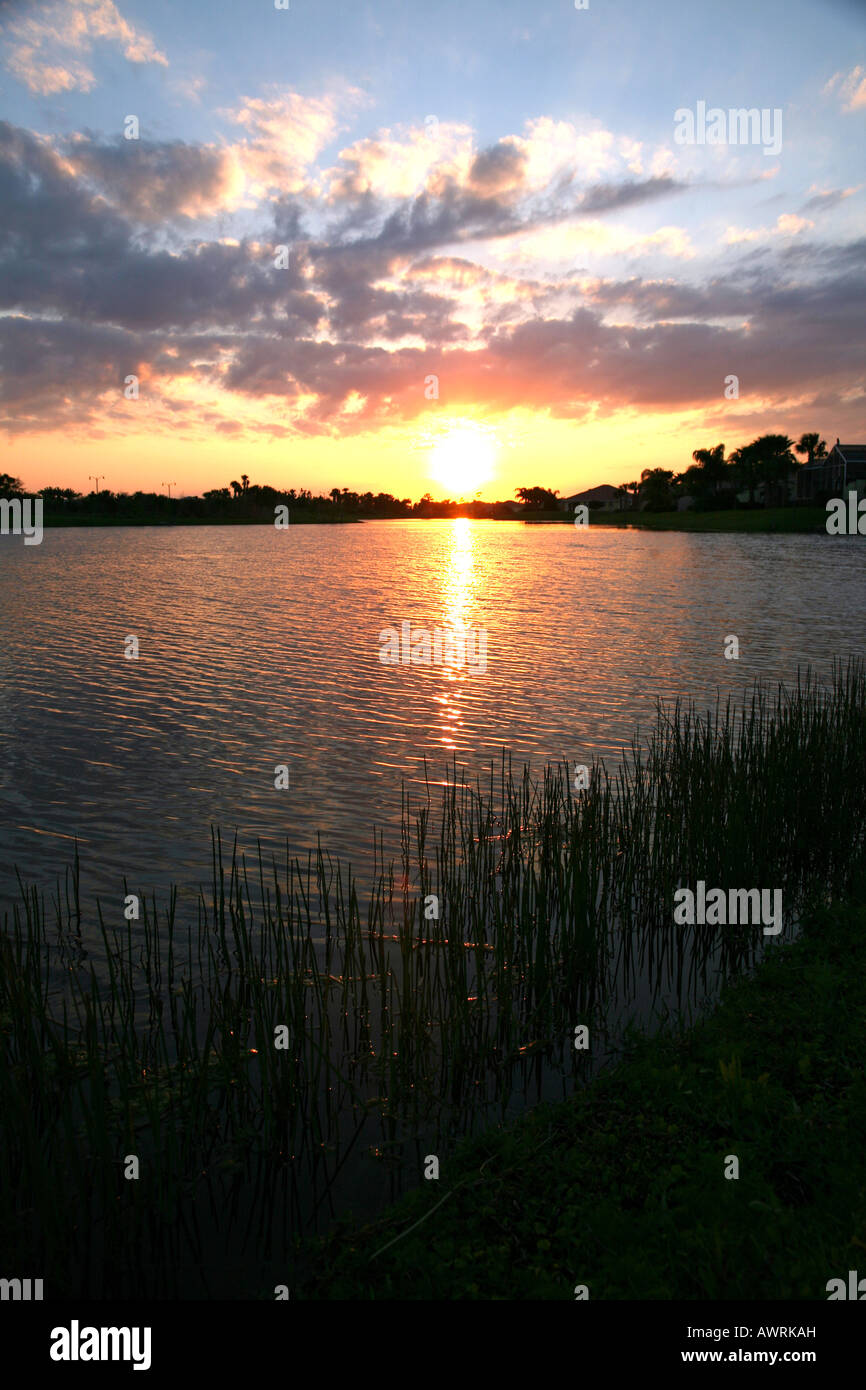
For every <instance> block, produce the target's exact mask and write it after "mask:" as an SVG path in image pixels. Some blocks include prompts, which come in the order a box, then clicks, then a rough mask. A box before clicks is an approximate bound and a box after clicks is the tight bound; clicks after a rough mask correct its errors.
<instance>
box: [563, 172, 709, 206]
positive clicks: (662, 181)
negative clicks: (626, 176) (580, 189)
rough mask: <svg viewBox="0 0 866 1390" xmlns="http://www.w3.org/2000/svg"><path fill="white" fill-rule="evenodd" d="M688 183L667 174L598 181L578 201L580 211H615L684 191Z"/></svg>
mask: <svg viewBox="0 0 866 1390" xmlns="http://www.w3.org/2000/svg"><path fill="white" fill-rule="evenodd" d="M687 188H688V184H685V183H681V182H680V181H679V180H677V179H672V178H671V177H670V175H669V174H663V175H661V177H659V178H652V179H640V180H638V179H631V180H629V181H628V182H626V183H599V184H596V185H595V186H594V187H592V188H588V189H587V190H586V192H585V193H584V194H583V195H582V196H581V198H580V200H579V202H578V205H577V206H578V209H579V211H580V212H586V213H589V212H615V211H617V210H618V209H619V208H627V207H633V206H634V205H635V204H636V203H648V202H651V201H652V200H653V199H655V198H666V197H668V196H669V195H670V194H671V193H684V192H685V191H686V189H687Z"/></svg>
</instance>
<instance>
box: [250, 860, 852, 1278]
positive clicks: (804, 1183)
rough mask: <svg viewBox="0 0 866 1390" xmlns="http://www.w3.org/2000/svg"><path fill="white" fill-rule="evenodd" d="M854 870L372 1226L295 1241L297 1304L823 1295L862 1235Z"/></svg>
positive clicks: (481, 1139) (459, 1154)
mask: <svg viewBox="0 0 866 1390" xmlns="http://www.w3.org/2000/svg"><path fill="white" fill-rule="evenodd" d="M864 870H866V864H861V870H860V872H861V878H860V880H859V892H858V893H856V894H854V895H852V896H851V897H850V898H848V899H844V900H841V901H839V902H837V903H835V904H833V905H832V906H830V907H826V906H825V907H822V908H819V909H815V910H813V911H812V912H811V913H809V914H808V915H807V917H806V920H805V922H804V930H803V932H802V934H801V936H800V937H798V938H797V940H796V941H794V942H793V943H790V944H787V945H784V944H779V945H777V946H774V947H773V948H772V949H771V950H770V952H769V953H768V955H767V957H766V958H765V959H764V960H763V961H762V962H761V963H760V964H759V965H758V966H757V967H756V969H755V971H754V973H753V974H752V975H750V976H746V977H741V978H740V979H738V980H736V981H735V982H733V983H731V984H729V985H728V986H727V988H726V989H725V990H724V991H723V994H722V998H721V1001H720V1003H719V1004H718V1006H717V1007H716V1008H715V1009H714V1010H713V1011H712V1012H711V1013H708V1014H707V1015H706V1016H705V1017H704V1018H702V1019H700V1020H698V1021H697V1022H696V1023H695V1024H694V1025H693V1026H692V1027H691V1028H684V1029H682V1030H681V1029H679V1028H676V1027H674V1028H672V1029H670V1030H669V1031H667V1032H665V1033H656V1034H655V1035H653V1036H652V1037H640V1038H639V1039H637V1040H636V1041H633V1042H632V1043H631V1045H630V1046H629V1047H628V1049H627V1053H626V1056H625V1058H624V1060H622V1061H620V1062H619V1063H618V1064H616V1065H615V1066H613V1067H611V1068H609V1069H606V1070H605V1071H603V1072H602V1073H601V1074H600V1075H599V1076H598V1077H596V1079H595V1080H593V1081H592V1082H590V1083H589V1085H588V1086H587V1087H586V1088H585V1089H584V1090H583V1091H580V1092H578V1093H577V1094H576V1095H575V1096H573V1097H572V1098H571V1099H569V1100H566V1101H561V1102H557V1103H554V1104H542V1105H539V1106H536V1107H534V1108H533V1109H530V1110H528V1111H526V1112H525V1113H524V1114H523V1115H522V1116H521V1117H519V1118H518V1119H517V1120H516V1121H515V1122H514V1123H513V1124H511V1125H509V1126H508V1127H507V1128H502V1129H494V1130H489V1131H487V1132H486V1133H485V1134H482V1135H480V1136H477V1137H475V1138H473V1139H470V1140H465V1141H463V1143H462V1144H460V1145H459V1146H458V1149H457V1151H456V1153H455V1155H454V1157H453V1158H452V1159H451V1160H449V1161H448V1162H447V1164H446V1163H443V1171H442V1181H439V1182H433V1181H430V1182H424V1181H423V1179H422V1180H420V1181H419V1187H418V1189H416V1190H415V1191H414V1192H412V1193H411V1194H408V1195H407V1196H405V1197H403V1198H402V1199H401V1200H399V1201H398V1202H396V1203H394V1204H393V1205H392V1206H390V1207H389V1208H388V1209H387V1210H386V1211H385V1212H384V1213H383V1214H382V1215H381V1216H380V1217H379V1218H377V1219H376V1220H374V1221H372V1222H369V1223H367V1224H365V1225H363V1226H359V1225H355V1226H352V1225H351V1224H349V1223H345V1222H344V1223H343V1224H342V1225H338V1227H337V1228H335V1230H334V1231H332V1232H331V1233H330V1234H329V1235H328V1236H326V1237H323V1238H321V1239H320V1240H318V1241H315V1242H313V1241H311V1242H307V1243H299V1244H298V1247H297V1258H298V1261H299V1263H300V1264H301V1265H302V1266H305V1273H304V1275H303V1277H302V1278H301V1280H300V1282H299V1284H298V1285H297V1286H296V1287H293V1288H292V1291H291V1293H292V1297H293V1298H299V1299H302V1300H303V1299H326V1300H327V1299H363V1300H371V1299H389V1298H390V1299H393V1298H404V1299H405V1298H410V1299H414V1300H418V1299H436V1300H440V1299H441V1300H455V1299H458V1300H459V1299H464V1300H469V1301H475V1300H489V1299H497V1300H498V1299H502V1300H507V1299H529V1300H548V1299H552V1300H568V1301H573V1300H574V1299H575V1298H576V1297H577V1296H578V1295H577V1293H576V1289H577V1287H578V1286H579V1285H583V1286H586V1289H587V1293H586V1295H584V1296H586V1297H589V1298H590V1299H604V1300H611V1299H613V1300H617V1299H640V1300H672V1299H692V1300H694V1299H705V1300H716V1299H733V1298H738V1299H789V1300H801V1299H805V1300H814V1299H826V1298H827V1297H828V1293H827V1287H828V1281H830V1280H831V1279H834V1278H845V1277H847V1271H848V1269H849V1267H854V1266H856V1265H857V1264H858V1257H859V1251H860V1250H861V1249H862V1248H863V1240H864V1235H866V1227H864V1223H866V1203H864V1194H863V1188H862V1182H861V1180H860V1173H861V1167H862V1146H863V1139H864V1133H866V1090H864V1087H863V1082H862V1074H861V1068H860V1067H859V1065H858V1061H857V1058H858V1056H859V1054H860V1051H861V1048H862V1038H863V1032H864V1028H866V906H864V896H866V881H864V878H863V877H862V875H863V873H864ZM840 1005H841V1006H840ZM805 1135H808V1136H809V1143H808V1145H806V1144H804V1142H803V1140H804V1136H805ZM731 1156H735V1157H737V1158H738V1161H739V1165H740V1170H739V1177H738V1178H737V1180H733V1179H731V1178H727V1177H726V1175H725V1169H726V1167H730V1163H729V1160H730V1157H731ZM419 1177H420V1175H419ZM446 1198H447V1199H448V1200H447V1201H446V1200H445V1199H446ZM388 1246H390V1248H386V1247H388ZM861 1264H862V1261H861ZM263 1296H265V1295H263Z"/></svg>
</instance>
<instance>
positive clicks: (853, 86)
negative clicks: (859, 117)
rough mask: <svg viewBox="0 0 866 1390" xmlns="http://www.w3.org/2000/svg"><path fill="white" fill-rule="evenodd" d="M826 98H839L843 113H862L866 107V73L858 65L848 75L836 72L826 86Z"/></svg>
mask: <svg viewBox="0 0 866 1390" xmlns="http://www.w3.org/2000/svg"><path fill="white" fill-rule="evenodd" d="M824 94H825V96H831V95H835V96H838V97H839V99H840V100H841V102H842V110H843V111H862V110H863V109H864V107H866V71H864V69H863V68H862V67H860V65H859V64H858V65H857V67H856V68H852V69H851V71H850V72H849V73H847V74H845V73H842V72H835V73H834V74H833V76H832V77H831V78H830V81H829V82H827V83H826V84H825V86H824Z"/></svg>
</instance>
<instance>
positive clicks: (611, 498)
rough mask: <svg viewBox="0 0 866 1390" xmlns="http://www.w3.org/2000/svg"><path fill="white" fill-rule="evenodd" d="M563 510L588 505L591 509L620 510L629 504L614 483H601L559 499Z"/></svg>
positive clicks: (568, 510)
mask: <svg viewBox="0 0 866 1390" xmlns="http://www.w3.org/2000/svg"><path fill="white" fill-rule="evenodd" d="M557 500H558V503H559V507H560V510H561V511H564V512H573V511H574V509H575V507H588V508H589V510H590V511H602V512H618V511H621V510H622V508H623V507H624V506H626V505H627V503H626V499H625V496H624V494H623V493H622V492H621V491H620V489H619V488H618V487H614V486H613V484H612V483H599V485H598V487H590V488H587V489H586V491H585V492H575V493H574V494H573V496H571V497H560V498H558V499H557Z"/></svg>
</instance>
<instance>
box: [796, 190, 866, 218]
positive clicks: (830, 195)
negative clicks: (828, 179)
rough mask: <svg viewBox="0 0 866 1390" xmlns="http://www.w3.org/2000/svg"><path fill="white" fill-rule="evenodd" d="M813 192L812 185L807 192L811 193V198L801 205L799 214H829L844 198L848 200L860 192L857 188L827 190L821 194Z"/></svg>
mask: <svg viewBox="0 0 866 1390" xmlns="http://www.w3.org/2000/svg"><path fill="white" fill-rule="evenodd" d="M813 190H814V184H813V185H812V188H811V189H810V190H809V192H810V193H812V197H811V198H809V199H807V201H806V202H805V203H804V204H803V206H802V207H801V209H800V211H801V212H829V211H830V209H831V208H835V207H838V205H839V204H840V203H842V202H844V200H845V199H846V198H850V197H851V195H852V194H854V193H858V192H859V191H860V190H859V186H856V187H852V188H829V189H826V190H824V191H823V192H818V191H813Z"/></svg>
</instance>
